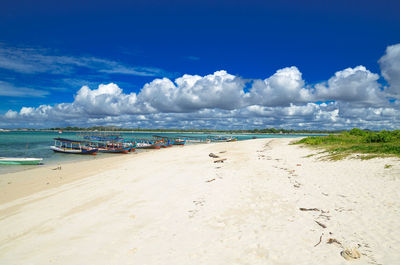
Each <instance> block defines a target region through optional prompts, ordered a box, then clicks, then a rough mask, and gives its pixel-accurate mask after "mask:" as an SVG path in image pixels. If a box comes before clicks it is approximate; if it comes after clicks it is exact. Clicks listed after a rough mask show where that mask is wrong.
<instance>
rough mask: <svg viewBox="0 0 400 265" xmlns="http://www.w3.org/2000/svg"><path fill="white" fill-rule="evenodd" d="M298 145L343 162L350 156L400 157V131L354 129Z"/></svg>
mask: <svg viewBox="0 0 400 265" xmlns="http://www.w3.org/2000/svg"><path fill="white" fill-rule="evenodd" d="M296 144H306V145H309V146H313V147H317V148H323V149H325V150H326V151H328V152H329V155H328V159H330V160H341V159H344V158H346V157H348V156H349V155H350V154H354V153H361V154H367V155H366V156H360V158H361V159H363V160H368V159H372V158H376V157H386V156H397V157H400V130H395V131H386V130H383V131H380V132H371V131H365V130H360V129H357V128H354V129H352V130H350V131H349V132H343V133H341V134H338V135H328V136H310V137H307V138H303V139H301V140H300V141H298V142H297V143H296Z"/></svg>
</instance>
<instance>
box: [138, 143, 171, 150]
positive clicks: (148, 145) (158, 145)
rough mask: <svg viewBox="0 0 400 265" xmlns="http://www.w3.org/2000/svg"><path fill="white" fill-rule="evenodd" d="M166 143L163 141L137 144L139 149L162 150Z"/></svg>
mask: <svg viewBox="0 0 400 265" xmlns="http://www.w3.org/2000/svg"><path fill="white" fill-rule="evenodd" d="M163 144H164V143H163V142H162V141H156V142H136V148H138V149H160V148H161V146H162V145H163Z"/></svg>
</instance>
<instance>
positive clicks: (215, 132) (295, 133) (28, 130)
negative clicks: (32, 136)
mask: <svg viewBox="0 0 400 265" xmlns="http://www.w3.org/2000/svg"><path fill="white" fill-rule="evenodd" d="M58 131H60V130H44V129H43V130H36V129H10V130H0V132H58ZM61 131H62V132H76V133H77V132H88V133H181V134H188V133H203V134H208V133H209V134H260V135H321V134H324V135H325V134H326V135H328V134H339V132H335V133H334V132H312V133H307V132H294V133H259V132H231V131H226V132H224V131H185V132H182V131H151V130H150V131H137V130H132V131H129V130H115V131H112V130H108V131H93V130H87V131H85V130H61Z"/></svg>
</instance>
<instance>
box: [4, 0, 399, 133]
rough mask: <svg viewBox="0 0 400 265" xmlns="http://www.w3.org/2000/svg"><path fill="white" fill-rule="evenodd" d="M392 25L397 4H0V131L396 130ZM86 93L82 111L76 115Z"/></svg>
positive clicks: (396, 20) (396, 23)
mask: <svg viewBox="0 0 400 265" xmlns="http://www.w3.org/2000/svg"><path fill="white" fill-rule="evenodd" d="M399 11H400V3H399V2H398V1H311V0H310V1H168V2H167V1H85V3H81V2H78V1H65V3H58V2H56V1H40V3H37V1H8V0H6V1H2V2H1V3H0V100H1V102H2V104H1V107H0V115H1V116H0V127H8V128H11V127H26V126H28V127H35V128H36V127H40V128H43V127H50V126H66V125H78V126H85V125H87V126H91V125H112V124H114V125H117V126H122V127H129V126H132V127H154V128H156V127H157V128H158V127H186V128H203V127H207V128H209V127H212V128H227V127H229V128H264V127H284V128H299V129H301V128H314V129H315V128H331V127H334V128H338V129H342V128H350V127H352V126H359V127H364V128H375V129H382V128H387V129H393V128H398V126H399V125H400V121H399V118H398V117H397V116H399V115H397V114H398V111H399V103H398V95H399V92H400V89H399V87H398V86H399V84H398V80H399V79H398V77H397V76H398V75H399V72H397V71H400V70H399V69H398V65H399V63H398V60H399V58H400V57H399V56H398V51H397V50H398V49H400V48H397V47H398V46H396V45H397V44H399V43H400V34H399V32H400V16H399V15H398V13H399ZM388 47H394V48H393V49H391V50H390V51H389V52H388V50H387V49H388ZM383 56H386V57H385V58H386V59H385V60H382V61H379V60H380V58H383ZM378 61H379V62H378ZM358 66H363V67H364V68H357V67H358ZM293 67H294V68H293ZM348 68H350V69H351V70H352V71H347V72H346V71H344V70H345V69H348ZM221 71H225V72H221ZM279 71H280V72H279ZM336 73H339V74H338V75H336ZM185 74H186V75H190V76H191V79H190V78H189V79H190V80H192V81H187V80H189V79H188V78H184V79H185V80H186V81H187V82H188V83H187V84H186V83H185V84H186V85H184V84H182V85H179V84H178V83H176V82H175V80H176V79H179V78H182V77H183V76H184V75H185ZM349 75H351V76H349ZM197 76H199V77H202V79H199V78H197ZM163 78H164V79H163ZM332 78H333V79H332ZM335 78H336V79H335ZM166 79H168V80H169V81H171V82H172V85H171V84H170V83H168V81H165V80H166ZM157 80H164V81H165V82H156V81H157ZM226 80H228V81H226ZM274 80H275V81H274ZM329 80H331V82H330V83H329ZM186 81H185V82H186ZM196 82H197V83H196ZM226 82H228V83H226ZM296 82H297V83H296ZM99 85H104V86H103V89H100V87H99ZM106 85H110V89H106V88H104V87H105V86H106ZM84 86H87V87H88V88H89V90H88V91H86V90H85V91H86V92H87V93H86V94H87V95H86V96H87V100H88V101H87V102H84V101H80V102H76V98H79V95H81V94H82V91H83V90H82V87H84ZM349 91H352V93H348V92H349ZM80 92H81V93H80ZM150 92H151V93H150ZM271 93H272V94H271ZM182 95H184V96H182ZM207 95H208V97H207ZM231 95H236V98H230V96H231ZM271 95H272V96H271ZM276 95H280V96H279V97H277V96H276ZM365 95H369V96H365ZM124 97H126V98H128V97H129V98H130V101H129V100H128V101H126V102H125V101H123V100H120V99H121V98H124ZM134 97H135V99H134V100H133V98H134ZM163 98H164V99H163ZM272 98H273V99H274V100H270V99H272ZM89 99H90V101H89ZM256 99H257V100H256ZM107 100H108V101H107ZM199 100H201V102H199ZM322 102H326V103H323V105H322V106H321V103H322ZM78 103H79V104H78ZM166 103H168V104H170V106H164V105H165V104H166ZM60 104H61V105H60ZM63 104H66V105H63ZM68 104H69V105H68ZM99 104H100V105H99ZM101 104H103V105H101ZM104 104H111V105H112V104H114V105H115V107H116V106H118V108H119V110H115V109H112V110H109V109H107V108H108V106H105V105H104ZM310 104H311V105H310ZM325 105H327V106H325ZM46 106H47V107H46ZM65 106H68V111H69V112H70V115H69V116H68V117H65V116H63V115H66V114H65V112H66V111H67V110H66V108H67V107H65ZM102 107H103V108H102ZM60 109H62V111H61V110H60ZM121 109H125V110H126V111H121ZM366 112H370V113H371V117H370V118H369V119H368V118H366V117H365V115H361V116H357V115H358V114H357V113H364V114H365V113H366ZM7 113H8V114H7ZM376 113H379V115H378V114H376ZM385 113H386V114H385ZM388 113H393V115H389V114H388ZM324 115H325V116H324ZM374 115H375V116H374ZM38 116H40V118H41V120H40V119H38V118H35V117H38ZM367 116H368V115H367ZM82 117H85V118H84V119H82ZM324 117H325V118H324ZM43 119H44V120H45V121H44V120H43ZM377 121H378V122H377ZM27 122H28V123H27Z"/></svg>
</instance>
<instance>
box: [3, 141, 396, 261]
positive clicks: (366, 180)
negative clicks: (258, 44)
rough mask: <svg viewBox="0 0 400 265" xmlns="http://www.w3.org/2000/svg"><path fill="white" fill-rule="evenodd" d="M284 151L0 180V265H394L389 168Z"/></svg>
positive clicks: (130, 160) (114, 163)
mask: <svg viewBox="0 0 400 265" xmlns="http://www.w3.org/2000/svg"><path fill="white" fill-rule="evenodd" d="M293 140H294V139H287V138H286V139H284V138H280V139H256V140H249V141H242V142H232V143H218V144H204V145H191V146H184V147H173V148H169V149H163V150H159V151H152V152H146V153H140V154H129V155H125V156H124V155H118V156H116V157H111V158H106V159H100V158H99V159H96V160H94V161H84V162H78V163H73V164H65V165H64V164H63V165H61V166H62V169H61V170H53V168H54V167H41V168H37V169H34V170H29V171H24V172H18V173H12V174H5V175H0V190H1V194H0V228H1V229H0V264H7V265H14V264H15V265H16V264H41V265H42V264H68V265H70V264H141V265H142V264H174V265H177V264H207V265H211V264H249V265H250V264H251V265H253V264H308V265H309V264H335V265H336V264H398V263H399V262H400V163H399V160H398V159H395V158H385V159H382V158H380V159H372V160H364V161H363V160H357V159H347V160H343V161H337V162H333V161H323V160H321V159H318V156H309V155H310V154H316V153H317V151H315V150H311V149H308V148H303V147H301V146H297V145H288V143H289V142H290V141H293ZM209 153H214V154H216V155H218V156H220V158H226V160H225V161H224V163H214V160H216V159H214V158H211V157H209ZM385 165H386V167H385ZM388 165H391V166H388ZM300 208H305V209H303V210H300ZM316 221H317V222H319V224H318V223H317V222H316ZM323 226H325V228H324V227H323ZM329 239H331V241H334V240H336V242H334V243H332V244H328V243H327V241H328V240H329ZM347 248H348V249H352V248H356V249H357V250H358V251H359V252H360V253H361V257H360V258H359V259H355V260H351V261H348V260H346V259H344V258H343V257H342V256H341V254H340V253H341V251H343V250H344V249H347Z"/></svg>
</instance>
